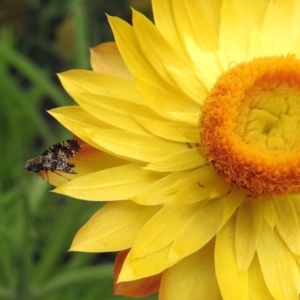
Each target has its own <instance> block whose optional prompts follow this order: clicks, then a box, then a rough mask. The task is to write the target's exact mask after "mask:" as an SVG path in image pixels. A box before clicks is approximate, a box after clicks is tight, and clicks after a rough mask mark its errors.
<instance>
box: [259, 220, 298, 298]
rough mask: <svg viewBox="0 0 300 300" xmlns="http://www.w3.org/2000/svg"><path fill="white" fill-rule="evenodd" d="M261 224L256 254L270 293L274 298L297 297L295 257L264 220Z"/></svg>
mask: <svg viewBox="0 0 300 300" xmlns="http://www.w3.org/2000/svg"><path fill="white" fill-rule="evenodd" d="M262 225H263V226H262V231H261V236H260V239H259V242H258V244H257V254H258V259H259V262H260V265H261V269H262V273H263V277H264V279H265V281H266V284H267V286H268V288H269V290H270V293H271V294H272V296H273V297H274V298H275V299H282V300H285V299H286V300H290V299H298V297H299V294H300V276H299V272H298V265H297V262H296V259H295V257H294V255H293V254H292V253H291V251H290V250H289V249H288V248H287V246H286V245H285V244H284V242H283V241H282V240H281V239H280V237H279V236H278V233H277V232H276V231H275V230H274V229H273V230H272V228H271V227H270V226H269V225H268V224H267V223H266V222H263V223H262Z"/></svg>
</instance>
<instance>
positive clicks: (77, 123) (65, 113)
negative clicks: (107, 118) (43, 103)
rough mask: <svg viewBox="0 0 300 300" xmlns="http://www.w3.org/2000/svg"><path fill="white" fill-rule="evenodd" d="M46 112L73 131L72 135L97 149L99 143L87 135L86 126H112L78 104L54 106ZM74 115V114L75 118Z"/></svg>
mask: <svg viewBox="0 0 300 300" xmlns="http://www.w3.org/2000/svg"><path fill="white" fill-rule="evenodd" d="M48 113H49V114H50V115H51V116H53V117H54V118H55V119H56V120H58V121H59V122H60V123H61V124H62V125H63V126H65V127H66V128H67V129H68V130H70V131H71V132H73V134H74V135H76V136H78V137H80V138H81V139H82V140H84V141H85V142H86V143H88V144H90V145H91V146H93V147H94V148H98V149H99V145H97V143H95V142H94V141H93V140H92V139H91V138H90V137H89V136H88V134H87V133H86V128H88V127H94V128H113V127H112V126H111V125H108V124H106V123H104V122H102V121H100V120H98V119H96V118H94V117H93V116H91V115H90V114H88V113H87V112H86V111H85V110H83V109H82V108H81V107H79V106H64V107H60V108H55V109H52V110H50V111H48ZM74 116H76V118H75V117H74Z"/></svg>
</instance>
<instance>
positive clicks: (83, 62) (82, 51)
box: [71, 0, 90, 69]
mask: <svg viewBox="0 0 300 300" xmlns="http://www.w3.org/2000/svg"><path fill="white" fill-rule="evenodd" d="M71 9H72V11H73V16H74V23H75V24H74V25H75V26H74V29H75V32H74V40H75V51H74V53H75V57H74V59H75V61H74V65H75V66H76V67H77V68H81V69H87V68H88V67H89V51H88V49H89V47H90V45H89V36H88V31H87V28H88V21H87V20H88V18H87V12H86V7H85V5H84V2H83V1H82V0H72V1H71Z"/></svg>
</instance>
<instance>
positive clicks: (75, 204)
mask: <svg viewBox="0 0 300 300" xmlns="http://www.w3.org/2000/svg"><path fill="white" fill-rule="evenodd" d="M81 211H82V203H81V202H80V201H73V200H72V201H68V204H67V205H66V207H65V208H64V210H63V212H62V213H61V214H60V217H59V218H58V220H57V221H56V222H55V225H54V227H53V228H52V235H51V236H50V237H49V238H48V239H47V245H46V247H45V248H44V249H43V253H42V260H41V262H40V263H39V265H38V270H37V273H36V283H37V284H40V283H43V282H44V281H45V280H46V279H47V278H49V276H50V275H51V272H52V271H53V270H55V269H56V267H57V263H58V262H59V260H60V257H61V254H62V253H64V252H66V251H67V249H65V248H64V247H65V244H66V240H70V238H71V237H72V236H73V234H74V231H75V229H74V223H76V220H77V218H78V215H80V213H81Z"/></svg>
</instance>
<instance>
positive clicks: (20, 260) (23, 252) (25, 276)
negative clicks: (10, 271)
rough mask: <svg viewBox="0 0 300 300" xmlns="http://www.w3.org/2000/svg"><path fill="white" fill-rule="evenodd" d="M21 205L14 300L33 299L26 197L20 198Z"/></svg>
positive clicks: (28, 214)
mask: <svg viewBox="0 0 300 300" xmlns="http://www.w3.org/2000/svg"><path fill="white" fill-rule="evenodd" d="M21 203H22V204H21V205H22V206H23V208H22V211H23V226H22V231H23V232H22V233H21V236H20V243H19V244H18V246H19V249H18V257H17V261H16V264H17V270H18V271H17V272H16V276H17V277H18V279H17V288H16V294H15V300H28V299H33V297H32V289H31V276H30V275H31V260H30V258H31V241H30V236H29V233H30V212H29V205H28V202H27V201H26V199H22V201H21Z"/></svg>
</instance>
